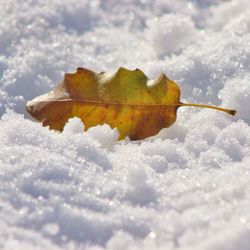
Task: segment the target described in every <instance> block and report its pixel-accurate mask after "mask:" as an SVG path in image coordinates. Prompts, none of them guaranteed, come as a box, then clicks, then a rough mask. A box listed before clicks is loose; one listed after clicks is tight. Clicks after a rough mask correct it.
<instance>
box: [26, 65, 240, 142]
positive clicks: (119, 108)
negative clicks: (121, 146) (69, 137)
mask: <svg viewBox="0 0 250 250" xmlns="http://www.w3.org/2000/svg"><path fill="white" fill-rule="evenodd" d="M180 94H181V91H180V88H179V87H178V85H177V84H176V83H175V82H174V81H171V80H170V79H168V78H167V77H166V75H165V74H161V75H160V76H159V77H158V78H157V79H155V80H150V79H148V78H147V76H146V75H145V74H144V73H143V72H142V71H141V70H139V69H136V70H133V71H131V70H128V69H125V68H120V69H119V70H118V71H117V72H116V73H115V74H114V75H111V74H108V73H104V72H101V73H95V72H93V71H91V70H88V69H85V68H78V69H77V72H76V73H73V74H66V75H65V78H64V80H63V81H62V82H61V83H60V84H59V85H57V86H56V87H55V88H54V89H53V90H52V91H51V92H49V93H47V94H45V95H41V96H39V97H37V98H35V99H33V100H31V101H29V102H28V103H27V110H28V112H29V113H30V114H31V115H32V116H33V117H34V118H36V119H37V120H39V121H41V122H42V123H43V125H44V126H47V125H48V126H49V127H50V128H51V129H55V130H60V131H62V129H63V127H64V125H65V123H66V122H67V120H68V119H69V118H72V117H75V116H76V117H79V118H80V119H81V120H82V122H83V123H84V125H85V130H87V129H88V128H89V127H93V126H96V125H99V124H100V125H102V124H104V123H106V124H109V125H110V127H111V128H117V129H118V131H119V133H120V137H119V140H122V139H124V138H125V137H126V136H128V137H129V138H130V139H131V140H140V139H144V138H147V137H149V136H153V135H156V134H157V133H158V132H159V131H160V130H161V129H162V128H166V127H169V126H171V125H172V124H173V123H174V122H175V120H176V111H177V109H178V108H179V107H180V106H197V107H205V108H212V109H216V110H220V111H224V112H226V113H228V114H231V115H235V113H236V111H235V110H228V109H223V108H219V107H214V106H207V105H201V104H185V103H181V102H180Z"/></svg>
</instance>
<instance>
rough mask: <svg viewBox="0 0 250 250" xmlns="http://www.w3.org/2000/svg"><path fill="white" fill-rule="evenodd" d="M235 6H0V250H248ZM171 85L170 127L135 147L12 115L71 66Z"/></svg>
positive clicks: (44, 1)
mask: <svg viewBox="0 0 250 250" xmlns="http://www.w3.org/2000/svg"><path fill="white" fill-rule="evenodd" d="M249 8H250V2H249V1H248V0H240V1H238V0H225V1H220V0H206V1H204V0H190V1H186V0H178V1H171V0H157V1H155V0H126V1H119V0H109V1H100V0H93V1H88V0H68V1H60V0H26V1H17V0H0V17H1V21H0V116H1V120H0V249H4V250H15V249H18V250H20V249H21V250H22V249H30V250H31V249H32V250H33V249H72V250H73V249H88V250H104V249H113V250H117V249H119V250H125V249H126V250H127V249H129V250H137V249H138V250H139V249H145V250H147V249H148V250H154V249H162V250H163V249H169V250H171V249H172V250H176V249H179V250H189V249H190V250H191V249H192V250H196V249H197V250H203V249H204V250H210V249H211V250H238V249H241V250H248V249H250V213H249V211H250V184H249V183H250V111H249V104H250V12H249ZM79 66H81V67H87V68H90V69H92V70H95V71H98V72H100V71H107V72H114V71H116V70H117V68H119V67H121V66H123V67H127V68H129V69H135V68H140V69H141V70H143V71H144V72H145V74H146V75H148V76H149V77H150V78H152V79H153V78H155V77H157V76H158V75H159V74H160V73H161V72H164V73H166V75H167V76H168V77H169V78H171V79H173V80H176V81H177V82H178V83H179V85H180V87H181V89H182V100H184V101H189V102H196V103H205V104H208V103H210V104H214V105H221V106H223V107H226V108H231V109H237V111H238V113H237V115H236V116H235V117H231V116H228V115H227V114H224V113H219V112H216V111H212V110H201V109H195V108H187V107H182V108H180V109H179V110H178V119H177V121H176V123H175V124H174V125H173V126H172V127H171V128H168V129H164V130H162V131H161V132H160V133H159V134H158V135H157V136H155V137H152V138H149V139H147V140H144V141H140V142H131V141H129V140H128V139H126V140H125V141H121V142H117V138H118V132H117V130H116V129H114V130H112V129H110V128H109V126H107V125H104V126H97V127H95V128H91V129H89V130H88V131H87V132H82V131H83V127H84V124H82V122H81V121H80V120H79V119H78V118H73V119H70V120H69V121H68V123H67V124H66V125H65V128H64V131H63V132H62V133H58V132H55V131H50V130H48V128H46V127H42V126H41V124H39V123H37V122H35V121H33V120H32V119H31V118H30V117H29V115H28V114H27V112H26V110H25V103H26V102H27V101H28V100H30V99H32V98H34V97H36V96H38V95H41V94H43V93H46V92H48V91H50V90H51V89H52V88H53V86H55V85H56V84H57V83H58V82H60V81H61V80H62V78H63V76H64V73H66V72H74V71H75V70H76V68H77V67H79Z"/></svg>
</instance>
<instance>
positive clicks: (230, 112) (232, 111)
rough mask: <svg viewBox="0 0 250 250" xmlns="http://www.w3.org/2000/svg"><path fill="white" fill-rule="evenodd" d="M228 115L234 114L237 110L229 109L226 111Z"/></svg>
mask: <svg viewBox="0 0 250 250" xmlns="http://www.w3.org/2000/svg"><path fill="white" fill-rule="evenodd" d="M228 113H229V114H230V115H236V113H237V111H236V110H229V112H228Z"/></svg>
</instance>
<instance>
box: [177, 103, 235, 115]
mask: <svg viewBox="0 0 250 250" xmlns="http://www.w3.org/2000/svg"><path fill="white" fill-rule="evenodd" d="M178 106H190V107H199V108H209V109H215V110H219V111H222V112H225V113H228V114H230V115H235V114H236V110H231V109H224V108H220V107H216V106H210V105H203V104H196V103H182V102H181V103H180V104H179V105H178Z"/></svg>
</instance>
